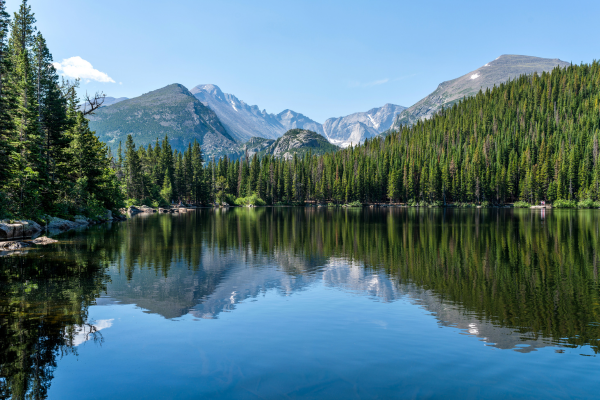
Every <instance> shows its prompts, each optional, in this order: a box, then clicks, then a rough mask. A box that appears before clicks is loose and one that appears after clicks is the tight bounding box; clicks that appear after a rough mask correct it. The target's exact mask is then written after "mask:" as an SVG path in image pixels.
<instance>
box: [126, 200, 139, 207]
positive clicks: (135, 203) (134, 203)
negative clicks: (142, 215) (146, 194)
mask: <svg viewBox="0 0 600 400" xmlns="http://www.w3.org/2000/svg"><path fill="white" fill-rule="evenodd" d="M139 205H140V202H139V201H137V200H136V199H127V200H125V208H129V207H131V206H134V207H135V206H139Z"/></svg>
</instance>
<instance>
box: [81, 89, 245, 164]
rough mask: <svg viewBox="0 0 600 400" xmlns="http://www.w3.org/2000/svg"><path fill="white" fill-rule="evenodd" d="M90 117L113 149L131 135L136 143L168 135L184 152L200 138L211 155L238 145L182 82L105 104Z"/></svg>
mask: <svg viewBox="0 0 600 400" xmlns="http://www.w3.org/2000/svg"><path fill="white" fill-rule="evenodd" d="M88 119H89V121H90V122H89V123H90V128H91V129H92V130H94V131H96V135H97V136H98V138H99V139H100V140H102V141H103V142H105V143H107V144H108V145H111V146H112V147H113V148H116V147H117V145H118V143H119V142H122V145H124V144H125V140H126V138H127V135H129V134H131V135H132V137H133V140H134V143H135V144H136V146H147V145H148V144H150V143H153V142H154V141H155V140H156V138H163V137H164V136H165V135H168V136H169V139H170V143H171V146H172V147H173V148H175V149H177V150H180V151H183V150H184V149H185V148H187V146H188V145H189V144H190V143H191V142H193V141H194V140H197V141H198V142H199V143H200V145H201V146H202V149H203V150H204V152H205V154H206V155H207V156H217V155H221V154H226V153H227V152H228V151H229V149H230V148H232V147H234V146H235V145H236V142H235V140H234V139H233V138H232V137H231V136H230V135H229V133H228V132H227V131H226V130H225V128H224V127H223V126H222V125H221V122H220V121H219V118H218V117H217V115H216V114H215V113H214V112H213V111H212V110H211V109H210V108H208V107H206V106H204V105H203V104H202V103H201V102H200V101H199V100H198V99H196V98H195V97H194V96H193V95H192V94H191V93H190V92H189V90H187V88H186V87H185V86H183V85H181V84H178V83H174V84H171V85H168V86H165V87H163V88H160V89H157V90H153V91H151V92H148V93H145V94H143V95H141V96H138V97H135V98H132V99H127V100H123V101H119V102H118V103H116V104H113V105H110V106H106V107H101V108H99V109H98V110H96V111H95V113H94V114H92V115H89V116H88Z"/></svg>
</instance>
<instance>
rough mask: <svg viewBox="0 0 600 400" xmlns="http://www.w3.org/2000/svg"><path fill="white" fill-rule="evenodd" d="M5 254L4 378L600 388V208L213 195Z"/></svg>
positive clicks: (8, 383)
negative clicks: (218, 200)
mask: <svg viewBox="0 0 600 400" xmlns="http://www.w3.org/2000/svg"><path fill="white" fill-rule="evenodd" d="M57 238H58V239H59V243H56V244H52V245H48V246H46V247H43V248H36V249H32V250H29V251H26V252H25V253H24V254H21V255H12V256H8V257H1V258H0V338H1V341H0V398H10V397H11V396H12V397H13V398H23V397H25V396H32V398H46V397H47V398H49V399H72V398H85V399H105V398H110V399H133V398H135V399H154V398H157V399H171V398H172V399H188V398H194V399H196V398H223V399H229V398H232V399H263V398H264V399H278V398H309V399H313V398H314V399H382V398H383V399H386V398H402V399H452V398H456V399H503V398H515V399H516V398H540V399H542V398H543V399H554V398H555V399H565V398H572V399H589V398H594V397H595V398H597V397H598V396H599V395H598V389H599V387H600V385H599V383H598V382H599V380H598V376H599V374H600V362H598V359H597V357H596V356H597V354H598V351H599V350H600V342H599V339H600V287H599V284H598V283H599V277H598V264H599V263H600V261H599V256H598V250H599V249H600V212H599V211H597V210H582V211H571V210H551V211H550V210H548V211H546V210H543V211H542V210H516V209H409V208H381V209H339V208H338V209H333V208H308V207H307V208H300V207H298V208H256V209H247V208H244V209H242V208H234V209H229V210H223V209H199V210H195V211H192V212H188V213H185V214H180V215H177V214H174V215H171V214H160V215H159V214H151V215H138V216H135V217H133V218H131V219H129V220H128V221H126V222H121V223H113V224H112V225H111V224H106V225H101V226H94V227H92V228H90V229H87V230H82V231H71V232H67V233H64V234H61V235H60V236H58V237H57Z"/></svg>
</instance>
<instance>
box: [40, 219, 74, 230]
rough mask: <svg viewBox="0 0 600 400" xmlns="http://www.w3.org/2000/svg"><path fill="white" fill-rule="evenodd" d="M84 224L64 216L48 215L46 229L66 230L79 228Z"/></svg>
mask: <svg viewBox="0 0 600 400" xmlns="http://www.w3.org/2000/svg"><path fill="white" fill-rule="evenodd" d="M80 226H82V224H80V223H78V222H73V221H69V220H66V219H62V218H57V217H48V224H47V225H46V229H47V230H49V231H51V232H52V231H54V232H64V231H68V230H69V229H74V228H79V227H80Z"/></svg>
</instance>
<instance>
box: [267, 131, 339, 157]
mask: <svg viewBox="0 0 600 400" xmlns="http://www.w3.org/2000/svg"><path fill="white" fill-rule="evenodd" d="M337 149H338V147H337V146H335V145H333V144H331V143H329V142H328V141H327V139H325V138H324V137H323V136H321V135H319V134H318V133H316V132H313V131H309V130H306V129H291V130H289V131H287V132H286V133H285V135H283V136H282V137H280V138H279V139H277V140H276V141H275V142H273V143H272V144H271V145H269V146H268V147H267V148H266V149H265V150H264V151H263V154H272V155H273V156H275V157H281V158H284V159H286V160H289V159H292V158H294V154H298V155H299V156H302V155H303V154H305V153H307V152H308V151H312V153H313V154H325V153H328V152H331V151H336V150H337Z"/></svg>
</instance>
